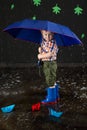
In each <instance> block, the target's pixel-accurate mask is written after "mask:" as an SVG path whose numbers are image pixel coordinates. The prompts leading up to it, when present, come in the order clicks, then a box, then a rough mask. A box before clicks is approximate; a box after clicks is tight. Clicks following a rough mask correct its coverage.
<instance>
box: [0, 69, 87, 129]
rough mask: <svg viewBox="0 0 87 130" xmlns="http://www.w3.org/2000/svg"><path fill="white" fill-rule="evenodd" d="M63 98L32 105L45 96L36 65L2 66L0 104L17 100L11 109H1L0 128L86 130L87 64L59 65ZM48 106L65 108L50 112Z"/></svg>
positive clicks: (59, 81)
mask: <svg viewBox="0 0 87 130" xmlns="http://www.w3.org/2000/svg"><path fill="white" fill-rule="evenodd" d="M57 81H58V83H59V85H60V102H58V103H57V104H55V105H50V106H45V105H41V108H40V111H34V112H32V109H31V107H32V105H33V104H36V103H38V102H40V101H41V100H43V99H44V98H45V96H46V89H45V88H46V85H45V82H44V76H43V74H42V77H40V75H39V74H38V68H37V67H30V68H21V69H18V68H15V69H10V68H7V69H0V107H3V106H7V105H11V104H15V105H16V106H15V109H14V110H13V111H12V112H11V113H3V112H2V111H1V110H0V130H87V67H64V68H63V67H59V68H58V73H57ZM48 107H51V108H53V109H54V110H55V111H57V112H59V111H61V112H63V115H62V116H61V117H59V118H58V117H55V116H51V115H50V114H49V109H48Z"/></svg>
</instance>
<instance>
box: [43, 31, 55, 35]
mask: <svg viewBox="0 0 87 130" xmlns="http://www.w3.org/2000/svg"><path fill="white" fill-rule="evenodd" d="M44 32H49V33H51V34H52V35H54V33H53V32H50V31H47V30H41V34H43V33H44Z"/></svg>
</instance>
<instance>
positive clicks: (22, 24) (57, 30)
mask: <svg viewBox="0 0 87 130" xmlns="http://www.w3.org/2000/svg"><path fill="white" fill-rule="evenodd" d="M41 30H46V31H51V32H53V33H54V38H55V39H56V42H57V45H58V46H69V45H73V44H81V43H82V42H81V41H80V39H79V38H78V37H77V36H76V34H75V33H74V32H72V31H71V30H70V29H69V28H68V27H66V26H64V25H61V24H57V23H53V22H50V21H45V20H44V21H43V20H30V19H25V20H22V21H19V22H15V23H13V24H11V25H9V26H8V27H6V28H5V29H4V30H3V31H5V32H7V33H9V34H10V35H12V36H13V37H14V38H16V39H21V40H26V41H30V42H33V43H41V41H42V35H41Z"/></svg>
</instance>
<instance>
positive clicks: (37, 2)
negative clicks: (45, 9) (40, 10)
mask: <svg viewBox="0 0 87 130" xmlns="http://www.w3.org/2000/svg"><path fill="white" fill-rule="evenodd" d="M33 2H34V5H36V6H38V5H40V4H41V0H33Z"/></svg>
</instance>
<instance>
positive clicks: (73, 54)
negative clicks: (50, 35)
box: [0, 0, 87, 66]
mask: <svg viewBox="0 0 87 130" xmlns="http://www.w3.org/2000/svg"><path fill="white" fill-rule="evenodd" d="M12 4H14V8H13V9H11V5H12ZM56 4H58V6H59V7H60V8H61V11H60V14H55V13H53V12H52V7H53V6H55V5H56ZM77 5H79V7H81V8H82V9H83V12H82V14H80V15H76V14H74V8H75V7H76V6H77ZM86 5H87V1H86V0H42V1H41V3H40V5H38V6H35V5H34V2H33V0H0V65H1V66H4V65H14V66H15V65H20V66H21V65H25V66H26V65H29V64H34V63H37V48H38V45H35V44H32V43H29V42H26V41H21V40H15V39H14V38H12V37H11V36H10V35H8V34H7V33H5V32H3V31H2V30H3V29H4V28H5V27H7V26H8V25H9V24H12V23H13V22H16V21H20V20H23V19H26V18H30V19H32V18H33V16H36V19H37V20H38V19H39V20H50V21H52V22H56V23H60V24H64V25H66V26H68V27H70V29H71V30H72V31H73V32H74V33H76V35H77V36H78V37H79V38H80V40H81V41H82V42H83V46H80V45H74V46H70V47H60V51H59V53H58V63H60V64H67V65H68V63H69V64H70V63H71V64H78V65H80V64H86V63H87V51H86V49H87V37H86V36H87V30H86V28H87V24H86V23H87V20H86V18H87V6H86ZM83 33H84V34H85V37H84V38H81V35H82V34H83Z"/></svg>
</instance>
